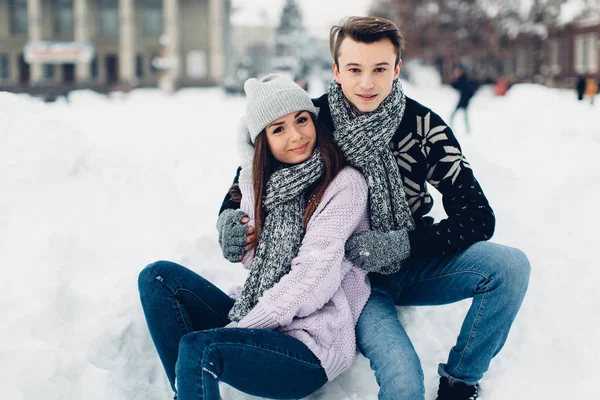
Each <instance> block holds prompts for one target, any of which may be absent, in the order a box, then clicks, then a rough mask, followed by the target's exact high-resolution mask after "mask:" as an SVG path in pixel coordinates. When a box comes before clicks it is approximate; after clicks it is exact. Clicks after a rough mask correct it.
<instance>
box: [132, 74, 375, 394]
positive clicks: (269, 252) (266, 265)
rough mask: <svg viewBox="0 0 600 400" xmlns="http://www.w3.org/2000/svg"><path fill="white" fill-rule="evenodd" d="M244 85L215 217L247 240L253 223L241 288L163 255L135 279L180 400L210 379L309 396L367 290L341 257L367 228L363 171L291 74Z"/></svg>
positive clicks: (347, 346)
mask: <svg viewBox="0 0 600 400" xmlns="http://www.w3.org/2000/svg"><path fill="white" fill-rule="evenodd" d="M245 91H246V96H247V104H246V115H245V118H244V119H243V121H244V123H243V124H242V129H241V135H242V138H241V139H242V140H241V142H242V143H244V145H243V148H244V151H242V152H241V154H242V166H243V168H242V171H241V173H240V180H239V190H240V191H241V194H242V199H241V205H240V210H227V211H225V212H223V213H221V215H220V216H219V221H218V228H219V232H220V235H221V236H223V235H228V237H231V235H235V232H238V234H239V237H240V240H241V241H245V240H246V234H247V230H248V229H249V228H248V225H253V226H254V228H253V229H255V233H256V237H257V238H258V245H257V246H256V249H255V250H252V251H249V252H247V253H246V255H245V257H244V260H243V263H244V265H245V266H246V267H247V268H248V269H249V275H248V278H247V279H246V281H245V283H244V286H243V288H242V289H241V292H240V293H239V296H238V297H237V299H233V298H231V297H229V296H228V295H226V294H225V293H223V292H222V291H221V290H219V289H218V288H217V287H215V286H214V285H212V284H211V283H210V282H208V281H206V280H205V279H203V278H202V277H200V276H199V275H198V274H196V273H194V272H192V271H190V270H188V269H186V268H184V267H182V266H180V265H177V264H174V263H171V262H167V261H159V262H156V263H153V264H150V265H149V266H147V267H146V268H145V269H144V270H143V271H142V272H141V274H140V277H139V290H140V297H141V302H142V306H143V309H144V314H145V316H146V321H147V323H148V327H149V330H150V334H151V336H152V339H153V341H154V344H155V346H156V349H157V351H158V354H159V356H160V359H161V361H162V363H163V366H164V368H165V371H166V373H167V377H168V378H169V381H170V383H171V386H172V388H173V390H174V391H175V393H176V398H177V399H179V400H188V399H207V400H218V399H219V398H220V395H219V386H218V384H219V382H225V383H227V384H229V385H231V386H233V387H235V388H237V389H238V390H240V391H242V392H245V393H248V394H251V395H254V396H259V397H265V398H275V399H297V398H302V397H305V396H308V395H310V394H311V393H312V392H314V391H315V390H317V389H319V388H320V387H321V386H323V385H324V384H325V383H326V382H327V381H328V380H332V379H334V378H335V377H337V376H338V375H339V374H340V373H341V372H342V371H344V370H345V369H346V368H348V367H349V366H350V365H351V364H352V361H353V359H354V356H355V353H356V343H355V333H354V329H355V325H356V322H357V320H358V317H359V315H360V313H361V311H362V308H363V306H364V305H365V303H366V301H367V299H368V297H369V294H370V286H369V283H368V280H367V277H366V272H365V271H363V270H360V269H358V268H355V267H354V266H353V265H352V264H351V263H350V262H349V261H348V260H346V259H345V258H344V244H345V242H346V240H347V239H348V237H350V235H351V234H352V233H354V232H357V231H364V230H367V229H369V219H368V204H367V198H368V197H367V196H368V189H367V184H366V182H365V179H364V178H363V176H362V174H361V173H359V172H358V171H357V170H355V169H353V168H351V167H344V165H343V157H342V156H341V153H340V152H339V150H338V149H337V148H336V146H335V145H334V143H333V140H332V135H331V133H330V132H328V131H327V130H326V129H325V128H323V127H321V126H319V125H317V124H316V123H315V121H316V109H315V107H314V105H313V104H312V102H311V100H310V97H309V96H308V94H307V93H306V92H305V91H304V90H302V89H301V88H300V87H299V86H298V85H297V84H295V83H294V82H293V81H291V80H290V79H288V78H285V77H281V76H277V75H269V76H267V77H265V78H263V79H262V80H260V81H259V80H256V79H249V80H248V81H247V82H246V84H245ZM242 217H247V218H248V219H249V221H250V223H249V224H243V223H242V222H240V220H241V219H242ZM234 251H238V248H237V247H236V249H235V250H234ZM236 257H237V256H236Z"/></svg>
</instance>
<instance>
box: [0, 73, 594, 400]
mask: <svg viewBox="0 0 600 400" xmlns="http://www.w3.org/2000/svg"><path fill="white" fill-rule="evenodd" d="M411 72H412V74H411V77H412V78H413V81H412V82H410V83H409V82H404V88H405V91H406V93H407V95H408V96H411V97H413V98H414V99H416V100H417V101H419V102H421V103H423V104H425V105H427V106H428V107H431V108H432V109H433V110H434V111H436V112H437V113H439V114H440V115H441V116H442V117H443V118H444V119H446V120H448V119H449V116H450V114H451V112H452V109H453V107H454V105H455V104H456V101H457V99H458V94H457V93H456V92H455V91H454V90H453V89H452V88H450V87H448V86H441V85H440V83H439V78H438V77H437V76H436V75H435V74H434V73H433V72H432V71H431V70H429V69H426V68H421V69H413V70H412V71H411ZM321 89H322V88H320V87H319V85H316V84H315V85H311V94H313V95H319V94H320V93H319V90H321ZM243 110H244V99H243V98H242V97H226V96H225V95H224V94H223V92H222V91H221V90H219V89H216V88H213V89H184V90H182V91H180V92H178V93H177V94H175V95H174V96H172V97H167V96H165V95H163V94H162V93H161V92H159V91H158V90H153V89H140V90H136V91H133V92H131V93H129V94H128V95H120V96H119V95H113V96H112V97H110V98H107V97H105V96H101V95H98V94H95V93H93V92H88V91H79V92H73V93H72V95H71V98H70V103H67V102H66V101H65V100H64V99H62V98H61V99H59V100H58V101H57V102H55V103H49V104H45V103H42V102H39V101H37V100H34V99H32V98H29V97H22V96H15V95H12V94H9V93H4V92H0V268H1V269H0V272H1V275H2V277H3V279H2V280H1V282H0V293H1V296H0V321H2V323H1V324H0V376H1V377H2V378H1V379H0V398H2V399H12V400H38V399H45V400H71V399H73V400H75V399H86V400H94V399H98V400H100V399H102V400H104V399H111V400H125V399H126V400H159V399H161V400H165V399H169V398H172V394H171V393H170V388H169V385H168V382H167V380H166V377H165V376H164V373H163V370H162V366H161V364H160V361H159V359H158V356H157V354H156V351H155V349H154V347H153V345H152V342H151V339H150V336H149V334H148V331H147V328H146V325H145V321H144V317H143V314H142V309H141V306H140V304H139V299H138V292H137V275H138V273H139V271H140V270H141V269H142V268H143V267H144V266H145V265H147V264H148V263H150V262H152V261H156V260H159V259H166V260H172V261H175V262H178V263H181V264H183V265H185V266H187V267H189V268H191V269H193V270H195V271H197V272H198V273H200V274H201V275H202V276H204V277H205V278H206V279H208V280H210V281H212V282H214V283H215V284H217V285H218V286H219V287H221V288H222V289H224V290H227V289H228V288H229V287H230V286H233V285H234V284H240V283H241V282H243V279H244V276H245V272H244V270H243V268H242V267H241V265H239V264H236V265H233V264H229V263H228V262H227V261H225V260H224V259H223V258H222V256H221V253H220V249H219V247H218V243H217V237H216V229H215V222H216V217H217V212H218V210H219V207H220V205H221V201H222V199H223V196H224V195H225V193H226V191H227V189H228V188H229V186H230V183H231V181H232V179H233V177H234V173H235V169H236V167H237V159H236V155H237V154H236V145H235V143H234V142H235V129H236V125H237V121H238V118H239V117H240V116H241V115H242V113H243ZM470 112H471V114H470V121H471V126H472V131H471V133H470V134H467V133H466V132H465V128H464V123H463V119H462V114H461V113H460V112H459V114H458V115H457V118H456V120H455V121H454V125H453V128H454V131H455V134H456V136H457V137H458V140H459V142H460V143H461V145H462V148H463V152H464V154H465V155H466V158H467V159H468V160H469V162H470V164H471V166H472V167H473V170H474V172H475V176H476V177H477V179H478V180H479V182H480V183H481V186H482V187H483V189H484V191H485V194H486V195H487V197H488V199H489V201H490V203H491V206H492V208H493V209H494V211H495V213H496V218H497V225H496V233H495V235H494V237H493V238H492V241H494V242H498V243H502V244H506V245H510V246H513V247H518V248H520V249H522V250H523V251H524V252H525V253H526V254H527V255H528V257H529V259H530V262H531V265H532V275H531V283H530V286H529V291H528V294H527V297H526V298H525V302H524V304H523V308H522V309H521V312H520V314H519V316H518V318H517V320H516V321H515V324H514V326H513V329H512V331H511V334H510V336H509V338H508V341H507V343H506V345H505V348H504V349H503V351H502V352H501V353H500V354H499V355H498V357H496V358H495V359H494V361H493V362H492V365H491V368H490V370H489V371H488V373H487V374H486V376H485V378H484V380H483V381H482V382H481V386H482V394H481V398H482V399H484V400H506V399H556V400H563V399H576V398H596V397H597V395H596V393H597V391H598V389H597V383H596V382H597V380H598V376H600V363H599V362H598V356H599V355H600V342H599V341H598V338H597V336H598V335H597V326H598V323H599V322H600V316H599V313H598V310H599V309H600V293H599V291H598V289H597V286H598V281H597V280H596V279H600V270H599V268H598V267H599V266H600V262H599V261H598V260H597V259H596V258H595V257H596V255H597V253H596V251H597V249H598V246H599V245H600V243H599V238H600V234H599V233H598V229H599V226H600V211H599V210H600V207H599V206H598V201H599V200H598V199H599V197H600V164H599V163H598V161H597V160H598V157H599V154H600V98H597V99H596V104H595V105H594V106H591V105H590V104H589V102H587V101H586V102H578V101H577V100H576V95H575V91H574V90H563V89H549V88H546V87H543V86H540V85H533V84H524V85H518V86H515V87H513V88H512V89H511V90H510V91H509V92H508V93H507V95H506V97H494V96H493V91H492V88H490V87H483V88H482V89H480V91H479V92H477V94H476V96H475V97H474V99H473V101H472V103H471V110H470ZM431 190H432V192H433V191H434V189H431ZM435 195H437V193H435ZM435 198H436V205H435V208H434V214H433V215H434V216H435V217H436V220H439V219H440V218H443V217H444V212H443V208H442V204H441V200H440V198H439V196H437V197H435ZM467 307H468V302H466V301H465V302H461V303H458V304H452V305H448V306H443V307H435V308H429V307H420V308H405V309H399V315H400V318H401V320H402V321H403V322H404V324H405V326H406V328H407V331H408V332H409V334H410V336H411V338H412V339H413V342H414V344H415V347H416V349H417V351H418V353H419V355H420V357H421V361H422V364H423V369H424V371H425V385H426V389H427V399H434V398H435V391H436V390H437V380H438V376H437V364H438V363H440V362H445V361H446V358H447V354H448V352H449V350H450V348H451V347H452V345H453V344H454V341H455V338H456V335H457V334H458V332H459V327H460V324H461V322H462V319H463V317H464V314H465V312H466V310H467ZM222 395H223V398H224V399H225V400H241V399H248V397H247V396H243V395H240V394H239V393H236V392H234V391H231V390H227V388H224V390H223V391H222ZM313 397H314V398H315V399H327V400H329V399H331V400H343V399H365V400H375V399H376V398H377V384H376V382H375V378H374V375H373V373H372V371H371V369H370V368H369V364H368V360H366V359H364V358H363V357H362V356H358V357H357V359H356V362H355V364H354V366H353V367H352V369H351V370H349V371H346V372H345V373H344V374H343V375H342V376H340V377H339V378H338V379H336V380H335V381H333V382H331V383H329V384H328V385H327V386H326V387H325V388H324V389H323V390H322V391H320V392H319V393H317V394H315V395H314V396H313Z"/></svg>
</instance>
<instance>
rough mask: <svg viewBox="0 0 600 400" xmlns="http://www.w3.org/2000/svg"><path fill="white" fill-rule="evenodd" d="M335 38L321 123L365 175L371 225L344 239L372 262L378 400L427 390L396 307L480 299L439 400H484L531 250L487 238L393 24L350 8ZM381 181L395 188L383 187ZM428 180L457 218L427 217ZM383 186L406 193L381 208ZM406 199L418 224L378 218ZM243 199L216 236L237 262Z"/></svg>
mask: <svg viewBox="0 0 600 400" xmlns="http://www.w3.org/2000/svg"><path fill="white" fill-rule="evenodd" d="M330 39H331V41H330V43H331V51H332V56H333V59H334V61H333V64H332V66H333V72H334V76H335V81H332V84H331V85H330V87H329V90H328V93H327V94H325V95H323V96H322V97H320V98H319V99H316V100H313V102H314V104H315V106H317V107H318V108H319V122H321V123H322V124H324V125H326V126H327V127H329V128H330V129H332V130H334V136H335V138H336V142H337V144H338V146H340V148H341V149H342V151H343V152H344V154H345V156H346V158H347V160H348V161H349V163H350V164H353V165H355V166H357V167H358V168H359V169H361V171H362V172H363V174H365V176H366V177H367V181H368V182H369V190H370V193H369V195H370V202H371V214H372V215H371V222H372V225H373V229H374V230H373V231H369V232H364V233H361V234H357V235H355V236H353V237H351V238H350V240H349V241H348V242H347V244H346V256H347V257H348V258H349V259H350V260H352V261H353V262H354V263H355V264H356V265H359V266H361V267H362V268H364V269H366V270H368V271H370V272H372V273H371V274H370V275H369V277H370V280H371V284H372V286H373V290H372V295H371V297H370V299H369V301H368V302H367V305H366V306H365V309H364V310H363V312H362V314H361V317H360V319H359V321H358V325H357V328H356V333H357V343H358V346H359V348H360V350H361V352H362V353H363V354H364V355H365V356H366V357H367V358H369V359H370V361H371V367H372V368H373V370H374V371H375V376H376V379H377V382H378V384H379V386H380V391H379V398H380V399H386V400H387V399H394V400H397V399H409V400H415V399H423V398H424V396H425V389H424V384H423V372H422V369H421V364H420V361H419V357H418V355H417V354H416V352H415V350H414V348H413V346H412V343H411V341H410V338H409V337H408V335H407V334H406V331H405V330H404V328H403V327H402V325H401V324H400V322H399V320H398V318H397V316H396V310H395V307H394V306H395V305H398V306H404V305H410V306H415V305H441V304H448V303H452V302H456V301H459V300H463V299H466V298H472V299H473V300H472V304H471V307H470V309H469V312H468V313H467V315H466V317H465V320H464V322H463V325H462V328H461V331H460V333H459V335H458V339H457V342H456V344H455V346H454V347H453V348H452V349H451V350H450V355H449V357H448V359H447V361H446V362H445V363H442V364H440V365H439V369H438V372H439V374H440V386H439V389H438V399H440V400H459V399H475V398H477V392H478V389H479V386H478V384H477V383H478V382H479V381H480V380H481V378H482V377H483V374H484V373H485V372H486V371H487V369H488V367H489V364H490V361H491V359H492V358H493V357H494V356H495V355H496V354H498V352H499V351H500V350H501V348H502V346H503V345H504V342H505V340H506V338H507V336H508V332H509V330H510V327H511V324H512V322H513V321H514V319H515V317H516V315H517V312H518V311H519V308H520V306H521V303H522V301H523V298H524V296H525V292H526V290H527V285H528V281H529V271H530V266H529V262H528V260H527V257H526V256H525V255H524V254H523V252H521V251H520V250H517V249H514V248H510V247H506V246H502V245H498V244H494V243H490V242H487V241H486V240H488V239H490V237H491V236H492V234H493V232H494V226H495V217H494V213H493V211H492V209H491V208H490V206H489V203H488V201H487V199H486V197H485V195H484V194H483V190H482V189H481V187H480V185H479V183H478V182H477V180H476V179H475V176H474V174H473V171H472V169H471V167H470V165H469V163H468V162H467V160H466V159H465V157H464V156H463V154H462V152H461V148H460V145H459V144H458V142H457V140H456V138H455V137H454V134H453V133H452V130H451V129H450V128H449V127H448V126H447V125H446V124H445V123H444V121H443V120H442V119H441V118H440V117H439V116H438V115H437V114H436V113H434V112H433V111H431V110H430V109H429V108H427V107H425V106H423V105H421V104H419V103H417V102H416V101H415V100H413V99H411V98H409V97H407V96H405V95H404V92H403V91H402V88H401V86H400V83H399V80H398V79H397V78H398V75H399V73H400V68H401V67H402V60H401V59H400V51H401V49H402V48H403V38H402V36H401V35H400V34H399V31H398V28H397V27H396V25H394V23H392V22H391V21H388V20H385V19H383V18H375V17H351V18H348V19H346V20H345V21H343V23H342V24H341V25H340V26H334V27H333V28H332V29H331V38H330ZM381 131H383V132H391V135H390V136H389V138H388V142H387V144H388V145H386V146H378V145H377V144H378V143H374V142H373V143H370V142H369V140H370V139H371V137H378V136H377V132H381ZM353 138H356V140H355V141H352V139H353ZM390 159H391V160H392V161H393V162H391V163H390V162H389V161H390ZM238 174H239V170H238ZM382 177H383V178H385V179H380V178H382ZM399 180H401V181H399ZM381 182H384V184H383V186H384V187H387V190H388V192H389V193H382V192H381V190H380V189H381V187H382V186H381V185H382V184H381ZM426 182H429V183H430V184H431V185H432V186H433V187H435V188H436V189H437V190H439V191H440V192H441V194H442V196H443V197H442V199H443V205H444V209H445V211H446V214H447V215H448V218H446V219H444V220H441V221H439V222H437V223H433V219H432V218H431V217H427V216H426V214H427V213H428V212H429V211H430V210H431V208H432V206H433V201H432V198H431V196H430V194H429V193H428V191H427V186H426ZM386 185H387V186H386ZM234 186H235V181H234ZM386 194H387V195H388V196H389V197H391V198H393V199H395V200H394V201H400V203H395V202H394V201H391V202H388V203H385V204H388V205H389V207H388V208H387V209H386V208H385V207H383V208H381V207H380V208H378V206H379V205H380V204H379V202H378V201H377V196H379V197H381V196H383V197H385V195H386ZM234 197H235V196H234ZM404 198H406V200H404ZM398 199H400V200H398ZM402 201H406V202H407V203H408V206H409V207H410V212H411V214H412V220H411V221H410V222H411V223H410V224H404V226H405V227H404V228H399V229H389V228H387V229H386V226H381V224H380V222H381V220H380V219H379V216H380V214H382V213H383V214H385V213H386V212H388V213H389V212H391V213H394V212H395V211H397V210H396V208H397V204H400V205H401V202H402ZM390 204H391V205H390ZM236 208H239V203H237V202H236V201H234V199H232V198H231V196H229V195H228V196H227V197H226V198H225V201H224V203H223V206H222V208H221V212H220V216H219V226H220V227H221V229H220V230H219V242H220V244H221V247H222V249H223V254H224V256H225V257H226V258H227V259H229V260H230V261H238V260H239V259H240V258H241V256H242V254H243V253H244V251H247V250H249V249H250V248H252V247H253V245H254V241H255V238H254V233H253V229H252V228H248V227H247V225H246V223H247V222H248V218H246V217H245V216H244V215H242V214H241V213H240V212H239V211H234V210H232V209H236ZM413 220H414V223H412V221H413ZM413 227H414V229H413ZM246 235H247V240H246ZM407 242H408V243H410V248H407V246H406V243H407ZM244 246H245V247H244Z"/></svg>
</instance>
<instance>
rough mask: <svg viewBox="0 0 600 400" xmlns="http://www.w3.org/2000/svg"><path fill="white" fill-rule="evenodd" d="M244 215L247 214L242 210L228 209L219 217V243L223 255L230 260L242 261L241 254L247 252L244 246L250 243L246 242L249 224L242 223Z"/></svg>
mask: <svg viewBox="0 0 600 400" xmlns="http://www.w3.org/2000/svg"><path fill="white" fill-rule="evenodd" d="M243 217H247V215H246V213H244V212H243V211H242V210H234V209H228V210H225V211H223V212H222V213H221V215H219V219H217V231H218V232H219V245H220V246H221V251H222V252H223V257H225V258H226V259H227V260H228V261H230V262H240V256H241V255H244V253H245V252H246V251H245V250H244V247H246V245H247V244H248V243H247V242H246V236H247V233H248V224H247V223H246V224H244V223H242V218H243Z"/></svg>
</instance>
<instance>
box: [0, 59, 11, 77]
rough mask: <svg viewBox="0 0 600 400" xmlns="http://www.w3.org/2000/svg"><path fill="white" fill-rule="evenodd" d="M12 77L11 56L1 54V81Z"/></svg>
mask: <svg viewBox="0 0 600 400" xmlns="http://www.w3.org/2000/svg"><path fill="white" fill-rule="evenodd" d="M9 77H10V55H9V54H8V53H0V81H2V80H4V79H8V78H9Z"/></svg>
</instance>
